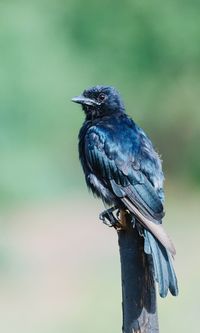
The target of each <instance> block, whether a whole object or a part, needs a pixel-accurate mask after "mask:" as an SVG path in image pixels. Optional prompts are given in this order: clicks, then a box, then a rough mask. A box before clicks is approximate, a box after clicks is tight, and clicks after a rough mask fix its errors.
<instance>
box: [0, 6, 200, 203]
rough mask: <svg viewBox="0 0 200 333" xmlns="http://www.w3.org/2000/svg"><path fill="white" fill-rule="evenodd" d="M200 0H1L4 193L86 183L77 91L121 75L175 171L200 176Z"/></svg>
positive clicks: (0, 179) (137, 114)
mask: <svg viewBox="0 0 200 333" xmlns="http://www.w3.org/2000/svg"><path fill="white" fill-rule="evenodd" d="M199 10H200V2H199V1H197V0H191V1H189V2H188V1H185V0H183V1H180V0H173V1H172V0H169V1H167V2H160V1H156V0H152V1H151V2H147V1H144V0H140V1H139V0H137V1H134V0H132V1H131V0H125V1H119V0H115V1H110V2H108V1H105V0H102V1H101V2H95V1H92V0H84V1H80V0H79V1H78V0H74V1H72V0H68V1H64V0H57V1H53V0H48V1H47V0H41V1H38V0H35V1H33V0H29V1H25V0H24V1H23V0H18V1H14V0H13V1H12V0H1V3H0V47H1V54H0V90H1V94H0V107H1V111H0V149H1V166H0V199H1V204H2V203H9V204H10V202H11V201H12V202H16V200H24V199H33V198H39V199H40V198H43V199H44V198H47V197H52V196H57V195H61V194H62V193H66V192H68V193H69V192H70V193H71V191H72V190H73V189H75V188H76V187H81V186H83V177H82V173H81V169H80V166H79V164H78V154H77V134H78V130H79V127H80V125H81V122H82V120H83V115H82V114H81V112H80V111H79V110H78V107H76V106H75V105H72V104H71V102H70V98H71V97H73V96H74V95H76V94H78V93H79V92H81V91H82V90H83V89H84V88H86V87H87V86H91V85H95V84H97V83H100V84H112V85H114V86H116V87H117V88H118V89H119V90H120V92H121V94H122V96H123V97H124V100H125V103H126V106H127V112H128V113H129V114H130V115H132V116H133V117H134V119H135V121H136V122H138V123H139V124H140V125H141V126H142V127H143V128H144V129H145V130H146V132H147V133H148V134H149V135H150V137H151V138H152V139H153V140H154V142H155V146H156V147H157V149H158V151H159V152H160V153H161V154H162V157H163V159H164V168H165V170H166V171H167V172H168V173H169V174H170V175H171V177H174V178H175V177H176V178H177V177H179V178H181V177H182V178H183V177H184V179H188V180H190V181H193V182H194V183H197V184H200V155H199V154H198V153H197V152H198V143H199V141H200V131H199V129H200V126H199V124H200V112H199V110H198V108H199V104H200V103H199V102H200V97H199V91H200V66H199V63H200V43H199V36H200V24H199Z"/></svg>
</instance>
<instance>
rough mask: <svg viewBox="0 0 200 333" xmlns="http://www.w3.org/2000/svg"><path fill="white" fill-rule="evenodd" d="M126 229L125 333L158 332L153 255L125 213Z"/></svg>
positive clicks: (122, 236)
mask: <svg viewBox="0 0 200 333" xmlns="http://www.w3.org/2000/svg"><path fill="white" fill-rule="evenodd" d="M125 218H126V228H125V229H124V230H123V229H122V230H119V231H118V240H119V251H120V261H121V278H122V311H123V326H122V332H123V333H134V332H137V333H158V332H159V328H158V316H157V307H156V290H155V283H154V279H153V276H152V267H151V260H150V259H151V258H150V257H148V255H146V254H145V253H144V239H143V237H141V236H140V235H139V233H138V231H137V229H136V228H133V224H132V223H131V222H130V219H129V215H128V214H127V215H125Z"/></svg>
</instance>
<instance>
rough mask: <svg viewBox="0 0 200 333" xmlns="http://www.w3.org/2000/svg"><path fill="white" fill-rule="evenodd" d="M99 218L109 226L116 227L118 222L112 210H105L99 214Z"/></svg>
mask: <svg viewBox="0 0 200 333" xmlns="http://www.w3.org/2000/svg"><path fill="white" fill-rule="evenodd" d="M99 219H100V220H101V221H102V222H103V223H104V224H105V225H107V226H108V227H114V226H115V225H116V224H117V223H118V220H117V219H116V217H115V216H114V214H113V212H112V211H109V210H105V211H104V212H102V213H101V214H100V215H99Z"/></svg>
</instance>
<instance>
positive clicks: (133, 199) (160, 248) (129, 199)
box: [74, 86, 178, 297]
mask: <svg viewBox="0 0 200 333" xmlns="http://www.w3.org/2000/svg"><path fill="white" fill-rule="evenodd" d="M74 102H77V103H80V104H82V108H83V110H84V112H85V115H86V120H85V122H84V124H83V126H82V128H81V130H80V133H79V156H80V161H81V164H82V167H83V170H84V174H85V179H86V183H87V186H88V187H89V189H91V190H92V192H93V193H94V194H95V195H96V196H98V197H100V198H101V199H102V200H103V201H104V202H106V203H107V204H109V205H117V206H118V207H122V208H126V209H128V210H129V211H130V213H132V214H133V215H134V216H135V217H136V218H137V221H138V222H139V223H141V225H142V226H143V227H144V237H145V247H144V250H145V252H146V253H147V254H151V255H152V258H153V263H154V273H155V279H156V280H157V281H158V283H159V286H160V295H161V296H162V297H164V296H166V294H167V291H168V289H169V290H170V291H171V293H172V294H173V295H177V293H178V287H177V281H176V276H175V273H174V269H173V266H172V260H171V255H174V254H175V249H174V247H173V244H172V242H171V241H170V239H169V238H168V236H167V235H166V233H165V231H164V229H163V227H162V224H161V223H162V218H163V216H164V210H163V202H164V192H163V179H164V177H163V173H162V167H161V161H160V158H159V156H158V154H157V153H156V152H155V150H154V148H153V145H152V143H151V141H150V139H149V138H148V137H147V136H146V134H145V133H144V131H143V130H142V129H141V128H140V127H138V126H137V125H136V124H135V123H134V121H133V120H132V119H131V118H129V117H128V116H127V114H126V113H125V108H124V104H123V102H122V100H121V98H120V95H119V94H118V92H117V91H116V90H115V89H114V88H112V87H109V86H108V87H107V86H106V87H103V86H97V87H94V88H91V89H88V90H86V91H84V93H83V95H81V96H79V97H77V98H75V99H74ZM170 253H171V254H170Z"/></svg>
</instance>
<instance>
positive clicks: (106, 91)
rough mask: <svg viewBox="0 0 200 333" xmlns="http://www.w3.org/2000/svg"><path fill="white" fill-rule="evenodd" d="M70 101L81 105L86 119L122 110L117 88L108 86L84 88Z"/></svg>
mask: <svg viewBox="0 0 200 333" xmlns="http://www.w3.org/2000/svg"><path fill="white" fill-rule="evenodd" d="M72 102H75V103H79V104H81V105H82V109H83V110H84V112H85V114H86V119H88V120H89V119H92V120H93V119H96V118H101V117H103V116H109V115H112V114H115V113H120V112H124V111H125V109H124V104H123V102H122V100H121V97H120V95H119V93H118V92H117V90H116V89H115V88H113V87H110V86H96V87H93V88H89V89H87V90H84V92H83V93H82V94H81V95H80V96H77V97H74V98H72Z"/></svg>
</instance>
